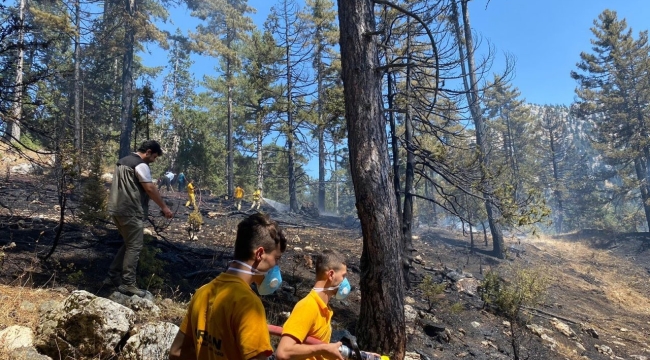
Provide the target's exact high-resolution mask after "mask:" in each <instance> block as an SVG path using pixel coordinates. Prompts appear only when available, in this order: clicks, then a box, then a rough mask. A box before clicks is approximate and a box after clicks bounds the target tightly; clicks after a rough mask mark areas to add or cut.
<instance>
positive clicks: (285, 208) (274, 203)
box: [262, 197, 290, 212]
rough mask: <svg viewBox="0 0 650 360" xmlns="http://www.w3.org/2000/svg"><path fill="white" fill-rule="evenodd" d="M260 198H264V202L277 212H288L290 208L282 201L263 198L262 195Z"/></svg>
mask: <svg viewBox="0 0 650 360" xmlns="http://www.w3.org/2000/svg"><path fill="white" fill-rule="evenodd" d="M262 199H264V202H265V203H266V204H267V205H269V206H270V207H272V208H274V209H275V210H277V211H278V212H289V210H290V208H289V206H288V205H285V204H283V203H281V202H278V201H275V200H271V199H267V198H265V197H262Z"/></svg>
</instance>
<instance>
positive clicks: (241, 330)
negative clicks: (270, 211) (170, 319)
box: [169, 213, 287, 360]
mask: <svg viewBox="0 0 650 360" xmlns="http://www.w3.org/2000/svg"><path fill="white" fill-rule="evenodd" d="M286 247H287V239H286V238H285V237H284V234H283V233H282V229H280V227H279V226H278V223H277V222H275V221H272V220H271V219H270V218H269V217H268V216H267V215H263V214H259V213H256V214H253V215H250V216H249V217H247V218H245V219H244V220H243V221H242V222H240V223H239V225H238V226H237V237H236V239H235V255H234V261H232V262H231V263H230V266H229V267H228V270H226V272H224V273H221V274H220V275H219V276H217V277H216V278H215V279H214V280H212V281H211V282H210V283H208V284H206V285H204V286H202V287H201V288H200V289H198V290H197V291H196V293H195V294H194V296H192V300H190V304H189V306H188V309H187V314H186V315H185V318H184V319H183V322H182V323H181V326H180V329H179V331H178V334H176V338H175V339H174V342H173V343H172V346H171V349H170V351H169V359H170V360H185V359H187V360H189V359H191V360H213V359H231V360H233V359H242V360H248V359H266V358H267V357H269V356H270V355H271V354H272V353H273V348H272V347H271V339H270V335H269V332H268V330H267V327H266V314H265V312H264V306H263V305H262V301H261V300H260V298H259V297H258V296H257V295H256V294H255V292H253V290H252V289H251V287H250V285H251V284H252V283H253V282H254V283H256V284H257V289H258V292H259V294H260V295H268V294H271V293H273V292H274V291H275V290H277V289H278V288H279V287H280V284H281V283H282V278H281V276H280V269H279V267H278V265H277V263H278V261H279V260H280V257H281V256H282V253H283V252H284V251H285V250H286Z"/></svg>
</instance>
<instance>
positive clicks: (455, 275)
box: [445, 270, 465, 282]
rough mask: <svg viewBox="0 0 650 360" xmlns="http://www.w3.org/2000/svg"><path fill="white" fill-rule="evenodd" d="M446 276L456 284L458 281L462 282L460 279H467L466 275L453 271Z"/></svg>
mask: <svg viewBox="0 0 650 360" xmlns="http://www.w3.org/2000/svg"><path fill="white" fill-rule="evenodd" d="M445 276H446V277H448V278H449V279H451V280H452V281H454V282H456V281H458V280H460V279H464V278H465V276H464V275H462V274H459V273H458V272H456V271H453V270H452V271H450V272H448V273H446V274H445Z"/></svg>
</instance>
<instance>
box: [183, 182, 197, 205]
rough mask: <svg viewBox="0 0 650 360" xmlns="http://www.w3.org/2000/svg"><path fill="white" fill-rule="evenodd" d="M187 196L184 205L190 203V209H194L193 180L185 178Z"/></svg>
mask: <svg viewBox="0 0 650 360" xmlns="http://www.w3.org/2000/svg"><path fill="white" fill-rule="evenodd" d="M187 197H188V200H187V202H186V203H185V207H188V206H190V205H192V209H194V210H196V197H195V196H194V180H192V179H188V180H187Z"/></svg>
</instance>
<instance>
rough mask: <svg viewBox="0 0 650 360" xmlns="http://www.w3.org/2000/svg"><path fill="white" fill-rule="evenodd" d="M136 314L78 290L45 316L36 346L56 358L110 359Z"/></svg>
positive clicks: (37, 332)
mask: <svg viewBox="0 0 650 360" xmlns="http://www.w3.org/2000/svg"><path fill="white" fill-rule="evenodd" d="M134 321H135V313H134V312H133V311H132V310H131V309H129V308H127V307H124V306H122V305H120V304H118V303H115V302H113V301H111V300H108V299H105V298H101V297H97V296H95V295H93V294H91V293H89V292H87V291H83V290H80V291H74V292H73V293H72V294H71V295H70V296H69V297H67V298H66V299H65V300H64V301H63V303H61V304H60V305H59V306H56V307H55V308H53V309H52V310H50V311H48V312H47V313H44V314H43V315H41V317H40V320H39V324H38V327H37V331H36V334H37V335H36V340H35V345H36V348H37V349H38V350H39V351H40V352H42V353H44V354H46V355H48V356H51V357H54V358H57V359H58V358H66V357H70V358H80V357H89V358H95V357H99V358H110V357H112V356H114V355H115V351H114V349H115V348H116V346H117V345H118V344H119V343H120V341H121V340H122V339H123V338H124V336H125V335H126V334H127V333H128V331H129V330H130V329H131V328H132V327H133V323H134Z"/></svg>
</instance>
